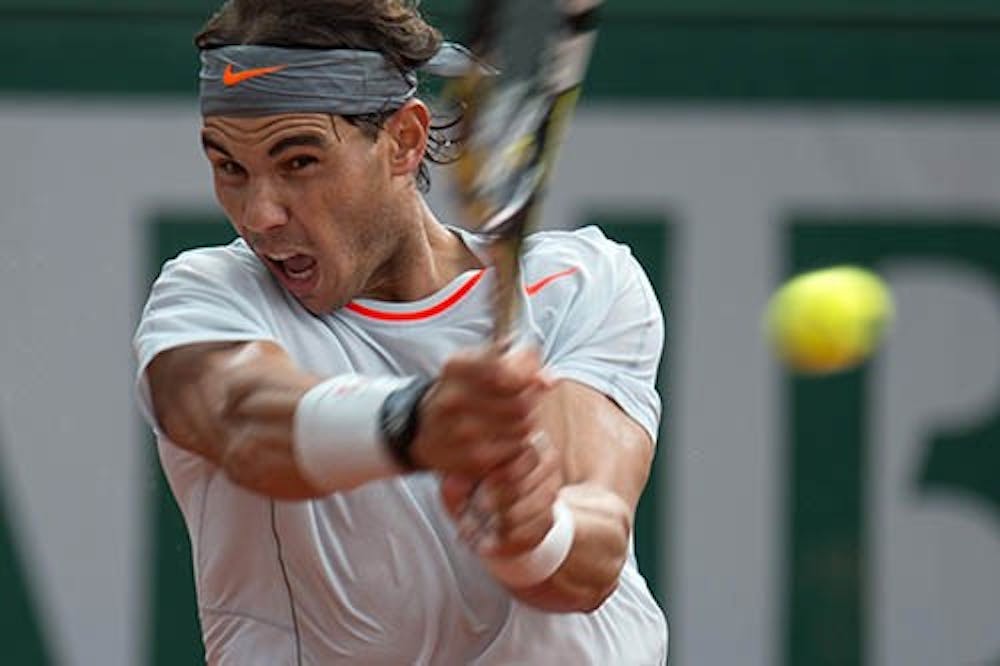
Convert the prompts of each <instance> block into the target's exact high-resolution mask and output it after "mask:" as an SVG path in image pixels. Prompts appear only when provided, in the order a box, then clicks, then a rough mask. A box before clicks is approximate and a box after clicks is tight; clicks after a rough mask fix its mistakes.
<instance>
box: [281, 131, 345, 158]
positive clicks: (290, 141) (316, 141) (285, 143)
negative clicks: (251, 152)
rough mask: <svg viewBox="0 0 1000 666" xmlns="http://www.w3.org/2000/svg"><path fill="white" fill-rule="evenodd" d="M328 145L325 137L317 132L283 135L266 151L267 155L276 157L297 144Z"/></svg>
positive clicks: (324, 146)
mask: <svg viewBox="0 0 1000 666" xmlns="http://www.w3.org/2000/svg"><path fill="white" fill-rule="evenodd" d="M328 145H330V144H329V141H327V139H326V137H322V136H319V135H317V134H296V135H294V136H289V137H285V138H284V139H282V140H281V141H278V142H277V143H275V144H274V145H273V146H271V149H270V150H268V151H267V154H268V156H269V157H277V156H278V155H279V154H281V153H283V152H284V151H286V150H288V149H289V148H296V147H299V146H312V147H314V148H326V147H327V146H328Z"/></svg>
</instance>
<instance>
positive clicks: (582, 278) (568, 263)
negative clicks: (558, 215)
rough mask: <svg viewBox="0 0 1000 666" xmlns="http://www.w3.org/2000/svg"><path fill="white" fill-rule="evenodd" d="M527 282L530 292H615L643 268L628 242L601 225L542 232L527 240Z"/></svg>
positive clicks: (525, 274)
mask: <svg viewBox="0 0 1000 666" xmlns="http://www.w3.org/2000/svg"><path fill="white" fill-rule="evenodd" d="M523 270H524V281H525V285H526V287H527V289H528V291H529V293H532V292H535V293H538V292H541V291H543V290H545V291H549V290H552V288H553V287H556V284H557V283H559V285H560V286H559V287H557V288H555V289H554V290H553V291H555V292H558V293H560V294H562V295H563V296H565V295H566V294H567V292H568V291H572V292H579V291H587V292H590V293H594V292H598V293H600V292H607V293H614V292H616V291H618V290H620V289H621V288H622V285H623V284H624V283H627V282H628V281H630V280H632V279H634V277H635V274H636V273H637V272H638V273H641V271H642V269H641V268H640V267H639V265H638V263H637V262H636V261H635V260H634V259H633V258H632V252H631V250H630V249H629V247H628V246H627V245H623V244H621V243H617V242H615V241H613V240H611V239H610V238H608V237H607V236H605V235H604V232H603V231H601V230H600V229H599V228H598V227H595V226H588V227H582V228H580V229H576V230H573V231H542V232H538V233H535V234H532V235H531V236H529V237H528V238H527V239H526V240H525V247H524V269H523Z"/></svg>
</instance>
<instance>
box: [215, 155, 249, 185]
mask: <svg viewBox="0 0 1000 666" xmlns="http://www.w3.org/2000/svg"><path fill="white" fill-rule="evenodd" d="M212 166H213V167H214V169H215V171H216V173H217V174H218V175H219V176H221V177H223V178H226V179H230V180H232V179H234V178H240V177H242V176H243V175H245V174H246V169H244V168H243V167H242V165H240V163H239V162H234V161H233V160H224V159H223V160H218V161H216V162H213V163H212Z"/></svg>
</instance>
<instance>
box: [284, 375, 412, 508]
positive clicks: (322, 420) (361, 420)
mask: <svg viewBox="0 0 1000 666" xmlns="http://www.w3.org/2000/svg"><path fill="white" fill-rule="evenodd" d="M411 381H412V379H411V378H408V377H378V378H372V377H362V376H360V375H340V376H337V377H333V378H331V379H327V380H326V381H324V382H321V383H319V384H317V385H316V386H314V387H312V388H311V389H309V391H308V392H306V394H305V395H304V396H302V399H301V400H299V404H298V406H297V407H296V408H295V424H294V430H293V435H292V437H293V441H292V451H293V453H294V456H295V463H296V465H297V466H298V468H299V472H300V473H301V474H302V476H303V478H305V479H306V480H308V481H309V482H310V483H311V484H312V485H313V486H314V487H315V488H316V489H317V490H319V491H321V492H326V493H332V492H335V491H338V490H350V489H351V488H355V487H357V486H360V485H361V484H362V483H365V482H367V481H373V480H375V479H381V478H385V477H388V476H392V475H394V474H397V473H399V471H400V469H399V467H398V466H397V465H396V463H395V461H394V459H393V457H392V454H390V453H389V451H388V449H387V448H386V446H385V444H384V443H383V442H382V436H381V431H380V429H379V412H380V410H381V408H382V403H383V402H384V401H385V399H386V397H387V396H388V395H389V394H390V393H392V392H393V391H395V390H397V389H399V388H401V387H403V386H406V385H407V384H408V383H410V382H411Z"/></svg>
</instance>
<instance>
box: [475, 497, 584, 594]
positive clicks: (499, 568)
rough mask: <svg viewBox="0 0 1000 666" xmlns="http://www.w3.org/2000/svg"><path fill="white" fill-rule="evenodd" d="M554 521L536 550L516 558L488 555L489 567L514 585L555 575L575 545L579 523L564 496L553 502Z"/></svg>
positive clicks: (529, 582)
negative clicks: (575, 521) (575, 520)
mask: <svg viewBox="0 0 1000 666" xmlns="http://www.w3.org/2000/svg"><path fill="white" fill-rule="evenodd" d="M552 520H553V522H552V527H551V529H549V531H548V533H547V534H546V535H545V538H544V539H542V542H541V543H539V544H538V545H537V546H535V547H534V548H533V549H531V550H529V551H528V552H527V553H522V554H520V555H515V556H514V557H487V558H484V561H485V562H486V568H487V569H489V570H490V573H492V574H493V576H494V577H495V578H496V579H497V580H499V581H500V582H501V583H504V584H506V585H509V586H510V587H531V586H532V585H537V584H538V583H541V582H542V581H543V580H545V579H546V578H548V577H549V576H551V575H552V574H554V573H555V572H556V571H557V570H558V569H559V567H560V566H562V563H563V562H565V561H566V558H567V557H568V556H569V551H570V549H571V548H572V547H573V533H574V531H575V529H576V524H575V523H574V521H573V512H572V511H571V510H570V508H569V507H568V506H567V505H566V503H565V502H563V501H562V500H561V499H557V500H556V501H555V504H553V505H552Z"/></svg>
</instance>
